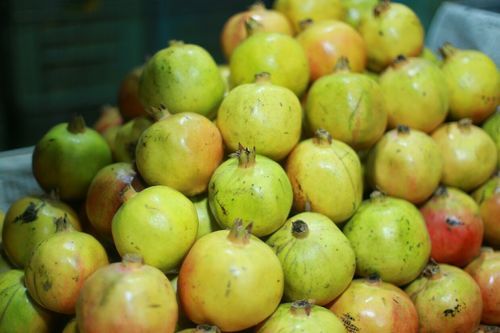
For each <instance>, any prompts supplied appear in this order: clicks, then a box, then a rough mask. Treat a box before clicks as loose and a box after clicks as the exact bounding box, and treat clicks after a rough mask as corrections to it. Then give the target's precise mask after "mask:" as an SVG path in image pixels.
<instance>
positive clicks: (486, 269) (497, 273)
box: [465, 250, 500, 325]
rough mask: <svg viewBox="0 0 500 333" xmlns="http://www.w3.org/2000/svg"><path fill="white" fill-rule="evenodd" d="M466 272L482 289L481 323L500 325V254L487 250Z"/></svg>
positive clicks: (468, 266) (466, 268)
mask: <svg viewBox="0 0 500 333" xmlns="http://www.w3.org/2000/svg"><path fill="white" fill-rule="evenodd" d="M465 271H466V272H467V273H469V274H470V275H471V276H472V278H473V279H474V280H475V281H476V283H477V284H478V285H479V288H480V289H481V297H482V299H483V314H482V315H481V322H482V323H483V324H488V325H500V252H498V251H496V252H493V251H489V250H485V251H483V252H482V253H481V255H480V256H479V257H478V258H476V259H474V260H473V261H472V262H471V263H470V264H469V265H467V267H465Z"/></svg>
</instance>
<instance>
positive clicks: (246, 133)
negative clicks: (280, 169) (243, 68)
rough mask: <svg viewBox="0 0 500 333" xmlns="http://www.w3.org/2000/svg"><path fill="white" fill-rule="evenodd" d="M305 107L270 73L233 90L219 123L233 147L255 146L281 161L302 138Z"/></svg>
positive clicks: (222, 106) (225, 101)
mask: <svg viewBox="0 0 500 333" xmlns="http://www.w3.org/2000/svg"><path fill="white" fill-rule="evenodd" d="M301 124H302V109H301V106H300V101H299V99H298V98H297V96H295V95H294V94H293V93H292V92H291V91H290V90H289V89H286V88H284V87H280V86H278V85H274V84H272V83H271V82H270V77H269V75H268V74H267V73H260V74H258V75H257V76H256V81H255V83H249V84H243V85H241V86H238V87H236V88H234V89H233V90H231V91H230V92H229V94H228V95H227V96H226V98H225V99H224V101H223V102H222V104H221V106H220V109H219V113H218V115H217V127H218V128H219V130H220V132H221V134H222V137H223V138H224V142H225V144H226V146H227V148H228V149H229V150H230V151H233V152H234V151H236V150H237V149H238V148H239V145H240V144H241V145H243V146H245V147H255V149H256V151H257V153H258V154H260V155H264V156H267V157H269V158H272V159H273V160H276V161H279V160H282V159H283V158H285V157H286V155H288V153H289V152H290V151H291V150H292V149H293V147H295V145H296V144H297V142H299V139H300V132H301Z"/></svg>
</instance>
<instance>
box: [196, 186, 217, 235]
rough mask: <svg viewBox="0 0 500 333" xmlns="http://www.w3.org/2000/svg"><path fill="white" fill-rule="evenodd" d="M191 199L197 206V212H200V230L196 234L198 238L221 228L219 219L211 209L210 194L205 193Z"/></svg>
mask: <svg viewBox="0 0 500 333" xmlns="http://www.w3.org/2000/svg"><path fill="white" fill-rule="evenodd" d="M190 200H191V201H192V202H193V204H194V207H195V208H196V213H197V214H198V232H197V234H196V239H198V238H201V237H202V236H204V235H206V234H209V233H211V232H212V231H215V230H220V227H219V225H218V224H217V220H216V219H215V217H214V215H213V214H212V211H211V210H210V205H209V204H208V195H206V194H204V195H201V196H197V197H194V198H190Z"/></svg>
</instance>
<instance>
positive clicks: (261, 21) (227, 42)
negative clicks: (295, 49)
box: [221, 2, 293, 60]
mask: <svg viewBox="0 0 500 333" xmlns="http://www.w3.org/2000/svg"><path fill="white" fill-rule="evenodd" d="M248 29H250V30H251V31H248ZM257 31H267V32H279V33H282V34H285V35H289V36H291V35H293V27H292V25H291V24H290V22H289V21H288V18H287V17H286V16H285V15H283V14H282V13H281V12H278V11H276V10H272V9H267V8H266V6H265V5H264V3H262V2H256V3H255V4H254V5H252V6H251V7H250V8H249V9H248V10H245V11H242V12H238V13H236V14H234V15H232V16H231V17H230V18H229V19H228V20H227V21H226V22H225V23H224V26H223V27H222V33H221V45H222V51H223V53H224V56H225V57H226V59H228V60H229V59H230V58H231V54H232V53H233V50H234V49H235V48H236V46H238V45H239V44H240V43H241V41H243V40H244V39H245V38H247V37H248V35H249V34H252V33H254V32H257Z"/></svg>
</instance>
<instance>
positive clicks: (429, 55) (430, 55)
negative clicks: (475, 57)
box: [420, 47, 443, 67]
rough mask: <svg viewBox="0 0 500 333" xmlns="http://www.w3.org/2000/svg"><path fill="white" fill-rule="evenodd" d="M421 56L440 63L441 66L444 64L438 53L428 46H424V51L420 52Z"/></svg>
mask: <svg viewBox="0 0 500 333" xmlns="http://www.w3.org/2000/svg"><path fill="white" fill-rule="evenodd" d="M420 58H424V59H427V60H429V61H430V62H432V63H433V64H435V65H438V66H439V67H441V65H442V64H443V61H442V60H441V58H439V57H438V55H437V54H436V53H434V51H432V50H431V49H430V48H428V47H424V49H423V50H422V53H420Z"/></svg>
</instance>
